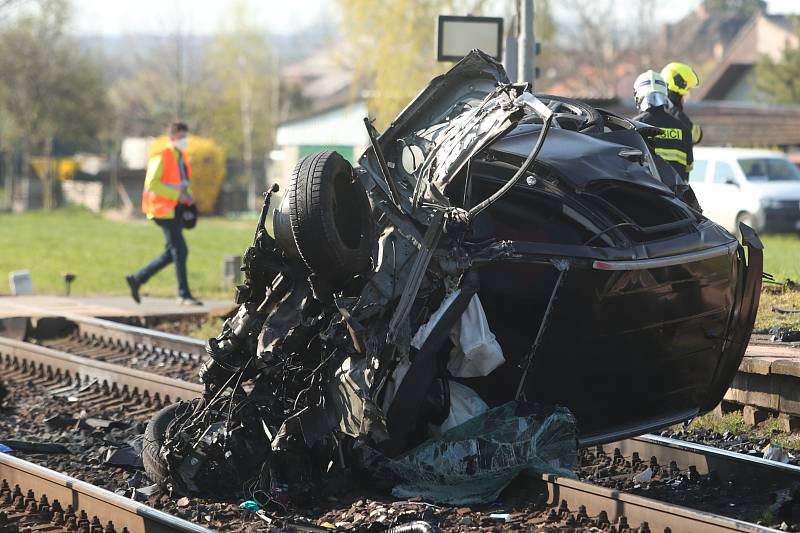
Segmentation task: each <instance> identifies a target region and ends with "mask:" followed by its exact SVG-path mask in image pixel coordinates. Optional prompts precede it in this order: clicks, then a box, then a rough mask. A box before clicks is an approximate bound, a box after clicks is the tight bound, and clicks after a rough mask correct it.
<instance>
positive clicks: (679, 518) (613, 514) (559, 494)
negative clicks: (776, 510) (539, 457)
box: [542, 474, 778, 533]
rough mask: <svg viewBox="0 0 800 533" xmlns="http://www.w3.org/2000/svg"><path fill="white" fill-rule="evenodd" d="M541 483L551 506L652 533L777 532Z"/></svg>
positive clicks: (600, 490) (584, 486)
mask: <svg viewBox="0 0 800 533" xmlns="http://www.w3.org/2000/svg"><path fill="white" fill-rule="evenodd" d="M542 480H543V481H544V483H545V484H546V488H547V493H548V502H547V503H548V505H549V506H558V505H561V504H562V501H565V502H566V504H567V506H568V507H569V510H570V511H571V512H575V510H577V509H578V507H579V506H581V505H583V506H585V507H586V513H587V514H588V515H589V516H590V517H591V516H598V515H599V514H600V513H601V512H605V513H606V514H607V515H608V519H609V522H611V523H612V524H618V523H619V521H620V517H624V519H625V520H626V521H627V524H628V525H629V526H630V527H632V528H635V527H639V526H640V524H642V523H644V522H647V524H648V526H649V529H650V531H664V530H665V528H670V530H671V531H673V532H675V533H677V532H679V531H680V532H682V533H691V532H694V533H722V532H732V531H740V532H750V533H767V532H776V531H778V530H776V529H772V528H768V527H763V526H759V525H756V524H751V523H749V522H743V521H741V520H736V519H733V518H727V517H724V516H720V515H716V514H713V513H706V512H703V511H697V510H694V509H689V508H687V507H681V506H677V505H672V504H668V503H664V502H660V501H657V500H652V499H650V498H644V497H642V496H636V495H633V494H628V493H626V492H620V491H618V490H614V489H609V488H605V487H600V486H598V485H592V484H590V483H585V482H583V481H577V480H574V479H567V478H562V477H558V476H553V475H547V474H545V475H543V476H542Z"/></svg>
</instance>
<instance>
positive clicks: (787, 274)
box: [761, 235, 800, 282]
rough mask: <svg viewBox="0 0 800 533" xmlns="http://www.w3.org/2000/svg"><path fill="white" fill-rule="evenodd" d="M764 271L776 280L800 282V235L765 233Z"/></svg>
mask: <svg viewBox="0 0 800 533" xmlns="http://www.w3.org/2000/svg"><path fill="white" fill-rule="evenodd" d="M761 241H762V242H763V243H764V271H765V272H769V273H770V274H772V275H773V276H775V280H776V281H785V280H786V279H792V280H794V281H797V282H800V236H798V235H763V236H762V237H761Z"/></svg>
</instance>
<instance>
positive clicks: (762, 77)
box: [755, 19, 800, 104]
mask: <svg viewBox="0 0 800 533" xmlns="http://www.w3.org/2000/svg"><path fill="white" fill-rule="evenodd" d="M794 22H795V28H796V29H795V35H797V37H798V44H796V45H794V46H791V45H790V44H789V43H786V46H785V47H784V49H783V50H782V51H781V54H780V57H779V58H777V59H773V58H772V57H770V56H768V55H763V56H761V58H760V59H759V60H758V62H757V63H756V69H755V89H756V95H757V96H760V97H762V98H763V99H765V100H767V101H770V102H773V103H776V104H797V103H800V24H799V23H798V22H800V20H799V19H795V21H794Z"/></svg>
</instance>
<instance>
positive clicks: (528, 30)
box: [517, 0, 536, 87]
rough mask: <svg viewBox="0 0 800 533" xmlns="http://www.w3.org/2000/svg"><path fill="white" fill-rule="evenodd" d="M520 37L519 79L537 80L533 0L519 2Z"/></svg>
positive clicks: (518, 49) (523, 80)
mask: <svg viewBox="0 0 800 533" xmlns="http://www.w3.org/2000/svg"><path fill="white" fill-rule="evenodd" d="M517 9H518V10H519V13H517V21H519V39H518V43H517V81H518V82H520V83H523V82H526V81H528V82H530V83H531V87H533V84H534V82H535V81H536V37H535V36H534V34H533V0H519V1H518V3H517Z"/></svg>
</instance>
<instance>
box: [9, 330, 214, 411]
mask: <svg viewBox="0 0 800 533" xmlns="http://www.w3.org/2000/svg"><path fill="white" fill-rule="evenodd" d="M0 376H2V378H3V380H4V381H5V382H6V383H7V386H13V385H14V384H15V383H22V384H25V385H28V386H29V385H32V384H37V385H41V386H43V387H45V388H46V389H47V391H48V392H49V393H50V394H53V395H59V396H63V397H65V398H68V399H70V401H80V402H82V403H84V404H87V403H88V404H91V405H92V406H94V407H96V408H98V409H100V408H115V410H116V411H119V412H122V411H125V412H126V414H127V415H129V416H135V415H143V414H147V413H150V412H153V411H156V410H158V409H160V408H161V407H163V406H164V405H167V404H169V403H171V402H174V401H178V400H180V399H184V400H186V399H191V398H195V397H197V396H198V395H200V394H202V392H203V387H202V385H200V384H199V383H190V382H188V381H183V380H179V379H175V378H170V377H164V376H161V375H158V374H155V373H152V372H144V371H142V370H137V369H135V368H128V367H124V366H121V365H118V364H113V363H108V362H105V361H101V360H98V359H93V358H89V357H82V356H78V355H72V354H68V353H64V352H61V351H58V350H55V349H52V348H48V347H44V346H39V345H36V344H32V343H29V342H24V341H18V340H14V339H8V338H2V337H0Z"/></svg>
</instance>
